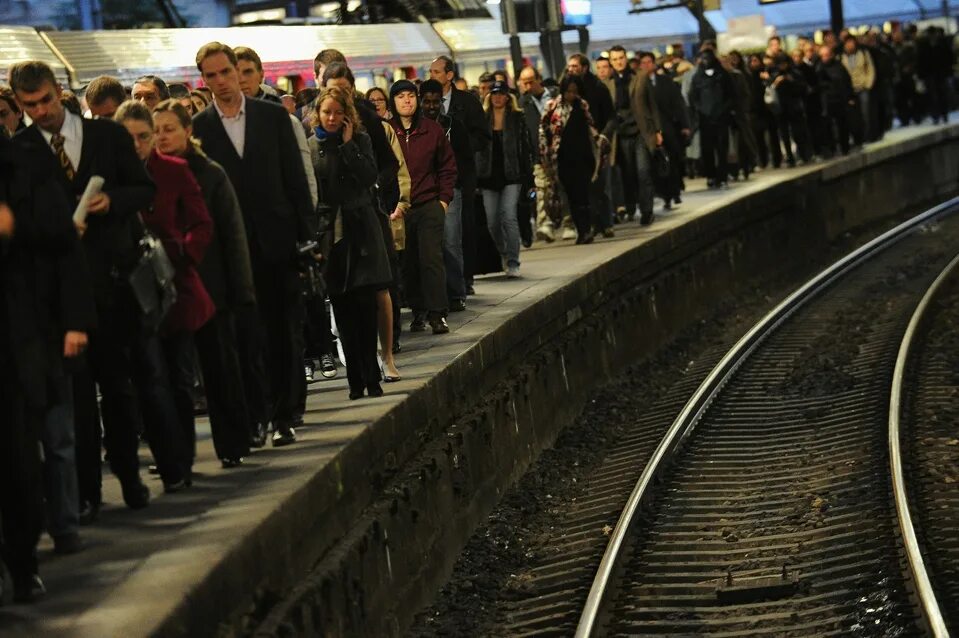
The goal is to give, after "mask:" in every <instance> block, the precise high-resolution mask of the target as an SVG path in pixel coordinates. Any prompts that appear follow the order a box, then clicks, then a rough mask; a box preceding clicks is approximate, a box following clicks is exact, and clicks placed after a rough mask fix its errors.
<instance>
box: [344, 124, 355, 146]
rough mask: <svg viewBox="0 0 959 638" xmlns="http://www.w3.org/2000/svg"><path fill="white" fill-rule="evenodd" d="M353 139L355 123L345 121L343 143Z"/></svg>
mask: <svg viewBox="0 0 959 638" xmlns="http://www.w3.org/2000/svg"><path fill="white" fill-rule="evenodd" d="M351 139H353V121H352V120H351V119H350V118H346V119H345V120H343V143H344V144H345V143H346V142H349V141H350V140H351Z"/></svg>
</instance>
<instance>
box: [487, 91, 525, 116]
mask: <svg viewBox="0 0 959 638" xmlns="http://www.w3.org/2000/svg"><path fill="white" fill-rule="evenodd" d="M506 95H508V96H509V104H507V105H506V109H507V110H509V111H515V112H517V113H522V112H523V109H521V108H520V107H519V100H517V99H516V96H515V95H513V94H512V93H507V94H506ZM483 110H484V111H486V112H487V113H489V112H491V111H492V110H493V94H492V93H487V94H486V97H484V98H483Z"/></svg>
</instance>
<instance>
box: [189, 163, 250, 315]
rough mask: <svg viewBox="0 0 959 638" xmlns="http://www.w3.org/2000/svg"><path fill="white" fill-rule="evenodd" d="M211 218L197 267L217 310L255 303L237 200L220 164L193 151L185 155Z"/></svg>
mask: <svg viewBox="0 0 959 638" xmlns="http://www.w3.org/2000/svg"><path fill="white" fill-rule="evenodd" d="M185 159H186V161H187V164H188V165H189V166H190V170H191V171H192V172H193V176H194V177H195V178H196V181H197V184H199V185H200V191H201V192H202V193H203V200H204V202H206V207H207V210H209V211H210V217H212V218H213V239H212V241H210V245H209V247H208V248H207V250H206V255H205V256H204V257H203V261H202V262H200V265H199V268H198V269H197V270H198V271H199V273H200V279H202V280H203V285H204V286H205V287H206V290H207V292H208V293H210V297H211V298H212V299H213V303H214V304H216V307H217V309H234V308H236V307H237V306H242V305H246V304H254V303H256V289H255V288H254V286H253V269H252V268H251V266H250V248H249V244H248V243H247V240H246V226H245V225H244V223H243V213H242V211H241V210H240V202H239V201H238V200H237V198H236V192H235V191H234V190H233V184H231V183H230V178H229V177H228V176H227V174H226V171H224V170H223V167H222V166H220V165H219V164H217V163H216V162H214V161H213V160H211V159H210V158H208V157H207V156H206V155H203V154H202V153H198V152H196V151H193V152H190V153H189V154H188V155H187V156H186V158H185Z"/></svg>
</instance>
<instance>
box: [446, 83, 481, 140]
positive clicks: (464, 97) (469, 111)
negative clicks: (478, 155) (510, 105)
mask: <svg viewBox="0 0 959 638" xmlns="http://www.w3.org/2000/svg"><path fill="white" fill-rule="evenodd" d="M446 115H449V116H450V117H452V118H453V119H455V120H459V121H460V122H462V123H463V124H465V125H466V129H467V130H468V131H469V134H470V142H471V144H470V145H471V147H472V149H473V152H474V153H475V152H476V151H478V150H480V149H481V148H483V147H484V146H485V145H486V142H488V141H489V140H490V137H491V135H490V130H489V124H488V123H487V121H486V117H485V115H484V114H483V105H482V104H480V101H479V100H478V99H476V97H475V96H474V95H473V94H472V93H469V92H467V91H461V90H459V89H458V88H456V87H455V86H454V87H452V88H451V89H450V106H449V109H448V110H447V112H446Z"/></svg>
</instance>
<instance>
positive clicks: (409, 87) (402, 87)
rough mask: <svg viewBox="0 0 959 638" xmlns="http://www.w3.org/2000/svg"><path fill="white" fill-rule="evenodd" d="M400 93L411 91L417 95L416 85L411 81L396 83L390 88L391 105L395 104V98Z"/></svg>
mask: <svg viewBox="0 0 959 638" xmlns="http://www.w3.org/2000/svg"><path fill="white" fill-rule="evenodd" d="M400 91H411V92H412V93H413V94H414V95H416V85H415V84H413V83H412V82H410V81H409V80H398V81H396V82H394V83H393V86H391V87H390V103H392V102H393V98H395V97H396V95H397V94H398V93H399V92H400Z"/></svg>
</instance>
